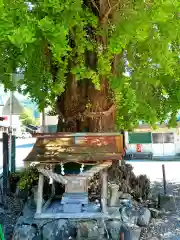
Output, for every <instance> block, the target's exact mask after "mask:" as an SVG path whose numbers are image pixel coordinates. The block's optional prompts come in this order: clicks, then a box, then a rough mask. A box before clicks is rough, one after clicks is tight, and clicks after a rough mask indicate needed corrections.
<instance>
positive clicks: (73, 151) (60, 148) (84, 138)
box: [24, 133, 123, 165]
mask: <svg viewBox="0 0 180 240" xmlns="http://www.w3.org/2000/svg"><path fill="white" fill-rule="evenodd" d="M122 151H123V135H122V134H120V133H84V134H83V133H57V134H49V135H44V136H40V137H38V138H37V141H36V143H35V145H34V147H33V149H32V151H31V152H30V153H29V155H28V156H27V157H26V158H25V159H24V161H25V162H38V163H43V164H57V163H60V162H63V163H66V162H78V163H84V164H92V165H94V164H97V163H99V162H101V161H104V160H118V159H120V157H121V155H122Z"/></svg>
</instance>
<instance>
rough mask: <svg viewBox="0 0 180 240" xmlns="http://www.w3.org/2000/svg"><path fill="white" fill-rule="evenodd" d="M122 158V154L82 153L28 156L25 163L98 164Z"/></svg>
mask: <svg viewBox="0 0 180 240" xmlns="http://www.w3.org/2000/svg"><path fill="white" fill-rule="evenodd" d="M121 157H122V154H120V153H118V154H116V153H115V154H114V153H104V154H103V153H95V154H88V153H82V154H68V153H61V154H60V155H59V156H57V155H53V156H52V155H50V156H36V155H35V154H33V155H30V154H29V156H27V157H26V158H25V159H24V162H41V163H43V162H44V163H45V162H50V163H59V162H61V161H63V162H65V161H69V162H71V161H75V162H82V161H83V162H84V163H85V162H88V161H91V162H93V161H94V162H98V161H104V160H108V159H110V160H120V159H121Z"/></svg>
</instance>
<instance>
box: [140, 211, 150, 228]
mask: <svg viewBox="0 0 180 240" xmlns="http://www.w3.org/2000/svg"><path fill="white" fill-rule="evenodd" d="M150 219H151V212H150V211H149V209H147V208H142V209H140V215H139V217H138V219H137V225H138V226H140V227H147V226H148V225H149V222H150Z"/></svg>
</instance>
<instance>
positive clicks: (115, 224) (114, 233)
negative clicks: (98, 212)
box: [106, 220, 122, 240]
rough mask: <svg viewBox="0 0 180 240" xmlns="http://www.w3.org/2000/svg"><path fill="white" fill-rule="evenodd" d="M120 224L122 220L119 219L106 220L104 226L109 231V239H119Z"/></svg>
mask: <svg viewBox="0 0 180 240" xmlns="http://www.w3.org/2000/svg"><path fill="white" fill-rule="evenodd" d="M121 226H122V222H121V221H120V220H109V221H107V223H106V227H107V231H108V233H109V237H110V239H112V240H119V235H120V229H121Z"/></svg>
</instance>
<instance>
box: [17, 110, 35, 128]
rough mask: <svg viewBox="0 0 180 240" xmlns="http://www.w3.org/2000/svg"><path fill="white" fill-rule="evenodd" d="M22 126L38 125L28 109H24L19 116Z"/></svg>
mask: <svg viewBox="0 0 180 240" xmlns="http://www.w3.org/2000/svg"><path fill="white" fill-rule="evenodd" d="M20 120H21V123H22V125H24V126H27V125H39V121H38V120H37V119H35V118H34V116H33V112H32V111H31V110H30V109H25V110H24V112H23V113H22V114H21V115H20Z"/></svg>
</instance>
